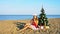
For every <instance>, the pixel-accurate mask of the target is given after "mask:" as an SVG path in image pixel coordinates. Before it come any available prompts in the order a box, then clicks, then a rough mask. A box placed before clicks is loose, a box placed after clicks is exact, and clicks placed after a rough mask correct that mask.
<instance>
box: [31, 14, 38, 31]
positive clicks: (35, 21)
mask: <svg viewBox="0 0 60 34" xmlns="http://www.w3.org/2000/svg"><path fill="white" fill-rule="evenodd" d="M31 27H32V29H33V30H37V29H38V17H37V16H36V15H34V16H33V19H32V20H31Z"/></svg>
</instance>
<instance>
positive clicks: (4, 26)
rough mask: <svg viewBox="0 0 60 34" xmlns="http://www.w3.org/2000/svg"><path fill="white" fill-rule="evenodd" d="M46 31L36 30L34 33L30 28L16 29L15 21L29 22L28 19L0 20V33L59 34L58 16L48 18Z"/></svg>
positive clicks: (59, 22)
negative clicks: (21, 30)
mask: <svg viewBox="0 0 60 34" xmlns="http://www.w3.org/2000/svg"><path fill="white" fill-rule="evenodd" d="M48 21H49V24H50V25H49V27H50V29H49V30H48V32H46V31H43V32H42V31H40V32H38V31H36V32H35V33H34V31H33V30H31V29H26V30H24V31H23V32H20V31H19V30H17V29H18V28H17V27H16V26H17V25H16V23H17V22H19V23H20V22H21V23H30V20H0V34H60V18H49V19H48Z"/></svg>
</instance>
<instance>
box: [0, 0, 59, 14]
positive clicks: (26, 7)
mask: <svg viewBox="0 0 60 34" xmlns="http://www.w3.org/2000/svg"><path fill="white" fill-rule="evenodd" d="M42 6H43V8H44V10H45V13H46V14H47V15H60V0H0V15H33V14H37V15H39V14H40V13H41V8H42Z"/></svg>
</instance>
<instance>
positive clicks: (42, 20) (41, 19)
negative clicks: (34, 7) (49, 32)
mask: <svg viewBox="0 0 60 34" xmlns="http://www.w3.org/2000/svg"><path fill="white" fill-rule="evenodd" d="M38 19H39V23H38V25H42V26H44V25H45V26H48V19H47V17H46V14H45V12H44V9H43V7H42V9H41V14H40V15H39V18H38Z"/></svg>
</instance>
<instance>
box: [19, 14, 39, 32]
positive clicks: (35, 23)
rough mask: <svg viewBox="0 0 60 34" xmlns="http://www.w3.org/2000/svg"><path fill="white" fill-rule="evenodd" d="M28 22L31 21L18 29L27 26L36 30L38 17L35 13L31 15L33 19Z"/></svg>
mask: <svg viewBox="0 0 60 34" xmlns="http://www.w3.org/2000/svg"><path fill="white" fill-rule="evenodd" d="M30 22H31V23H28V24H26V25H25V27H24V28H23V29H21V30H20V31H24V30H26V29H27V28H30V29H33V30H38V17H37V16H36V15H34V16H33V19H32V20H31V21H30Z"/></svg>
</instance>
